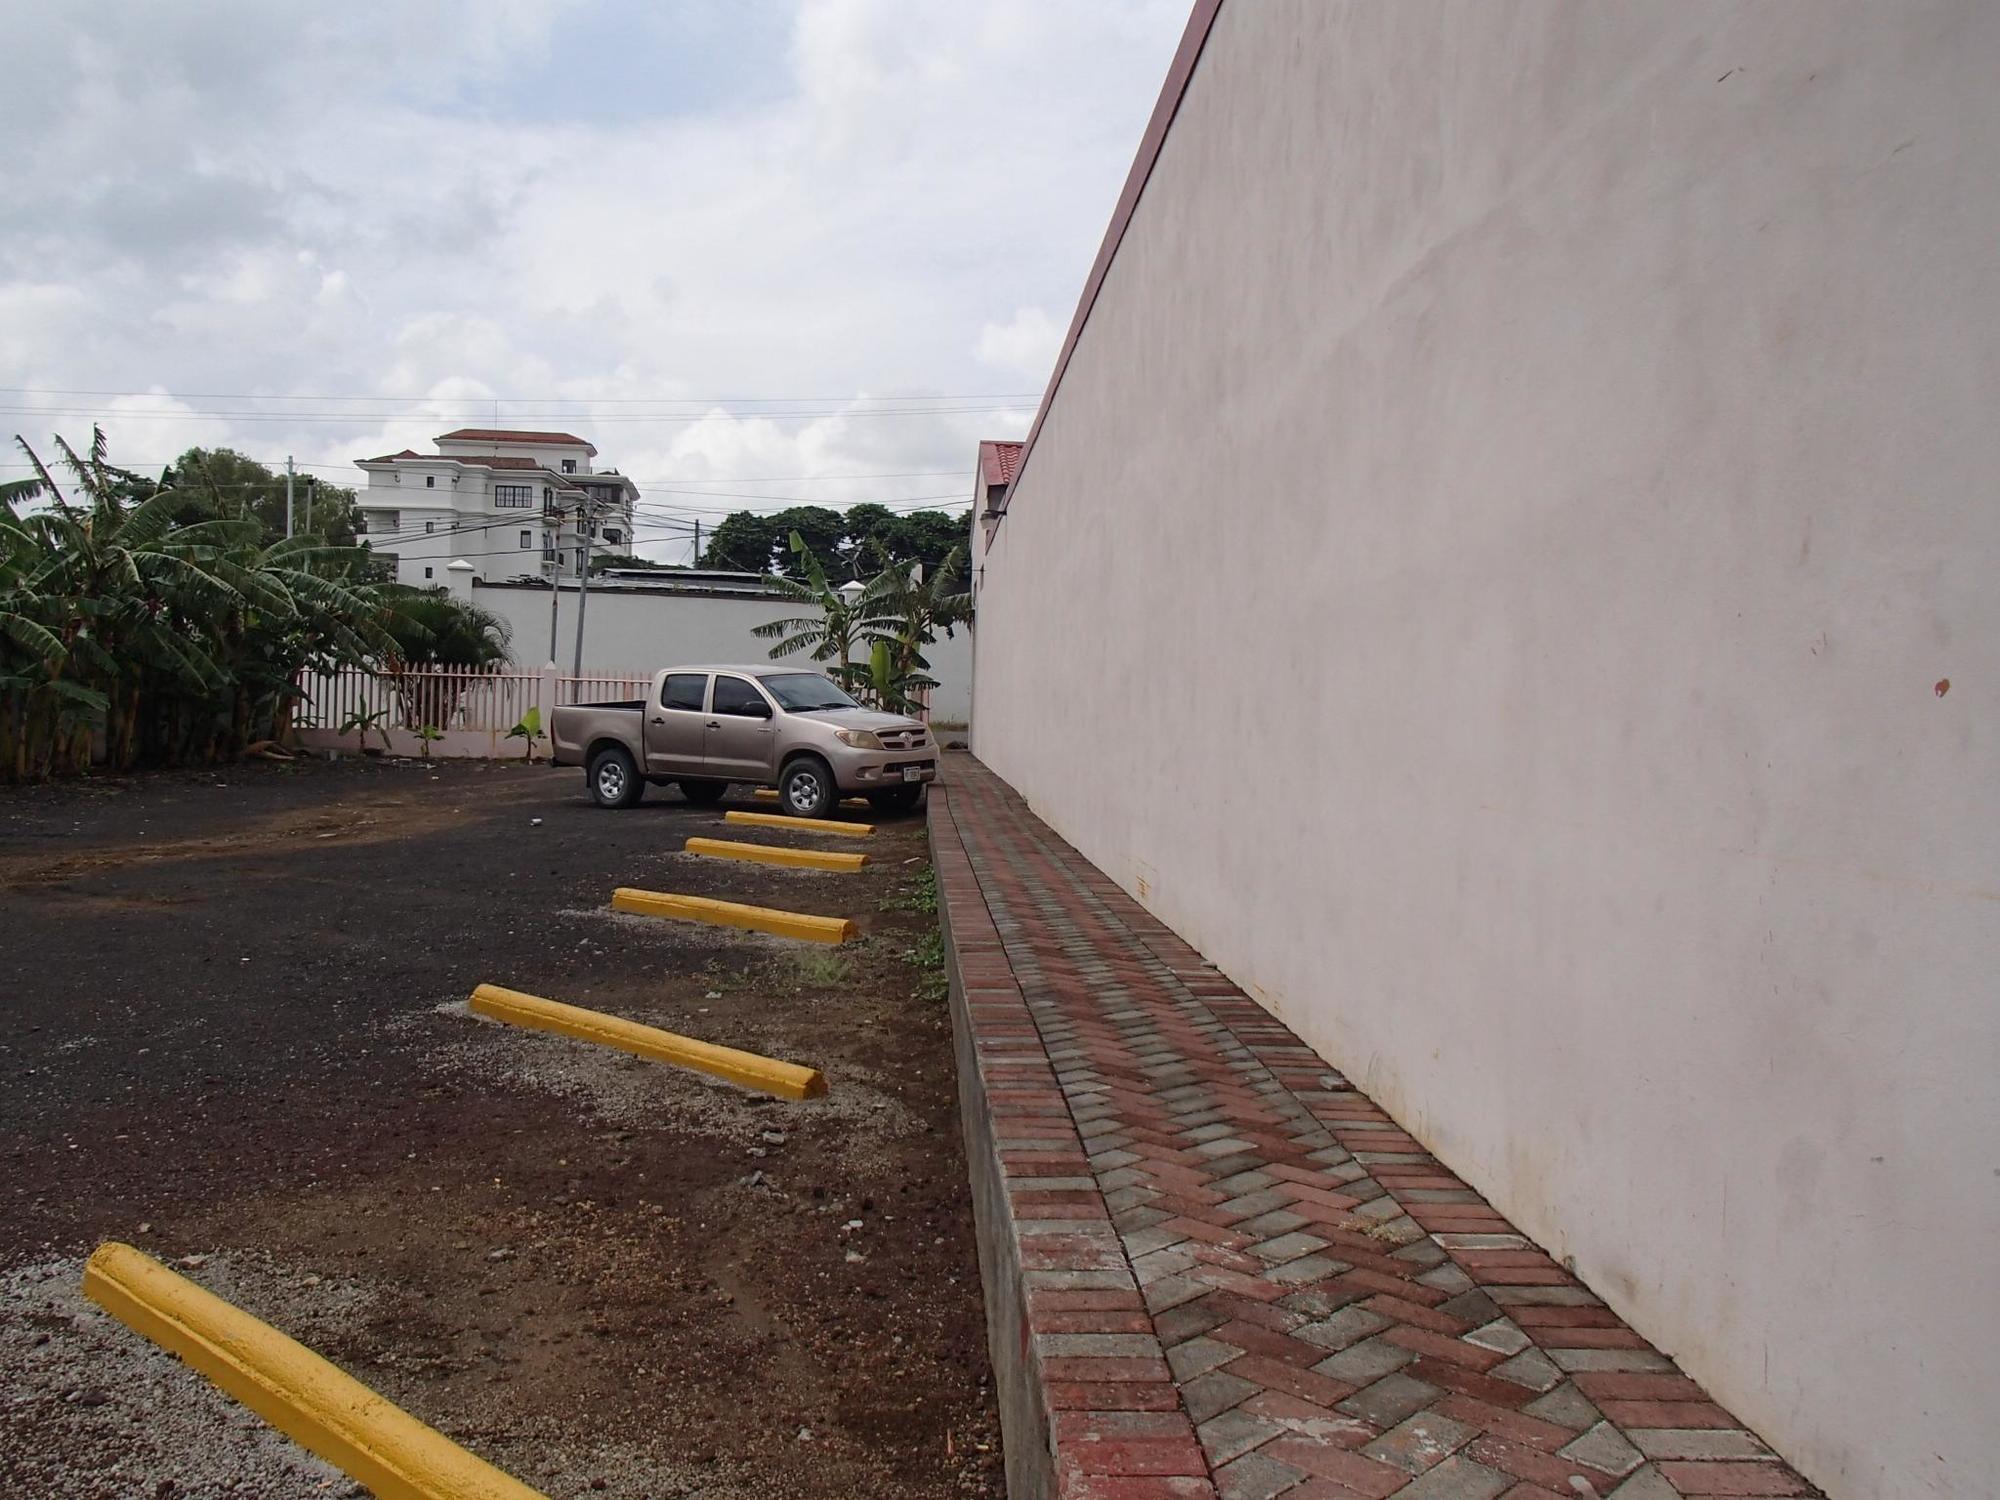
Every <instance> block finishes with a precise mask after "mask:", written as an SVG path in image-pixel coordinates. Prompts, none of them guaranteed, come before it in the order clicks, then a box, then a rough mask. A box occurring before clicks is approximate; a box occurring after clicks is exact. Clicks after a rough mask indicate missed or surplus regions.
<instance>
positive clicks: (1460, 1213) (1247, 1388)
mask: <svg viewBox="0 0 2000 1500" xmlns="http://www.w3.org/2000/svg"><path fill="white" fill-rule="evenodd" d="M931 796H932V802H931V826H932V835H933V845H934V849H935V852H936V855H937V860H938V872H939V878H940V880H941V882H942V883H943V885H944V888H945V892H946V896H947V902H946V908H947V912H948V914H949V920H950V923H951V936H952V940H953V949H954V953H955V956H956V959H957V963H958V967H959V976H958V978H959V984H960V989H961V995H962V1003H963V1005H964V1014H965V1018H966V1020H967V1024H969V1026H970V1027H971V1030H972V1032H973V1044H974V1046H975V1048H976V1049H977V1056H978V1066H979V1069H980V1072H981V1075H982V1077H983V1078H984V1080H985V1086H986V1090H987V1100H988V1104H989V1106H990V1109H991V1113H992V1115H993V1122H992V1123H993V1136H994V1141H995V1147H996V1149H997V1152H998V1156H999V1161H1000V1171H1001V1173H1002V1174H1004V1181H1005V1188H1006V1199H1007V1203H1008V1207H1009V1210H1010V1212H1011V1217H1012V1222H1011V1226H1010V1232H1011V1234H1012V1235H1013V1236H1014V1237H1015V1243H1014V1246H1013V1248H1014V1251H1015V1253H1016V1255H1017V1256H1018V1260H1019V1265H1020V1267H1021V1277H1022V1281H1023V1282H1024V1284H1025V1299H1026V1325H1027V1326H1026V1329H1025V1336H1026V1337H1027V1338H1028V1339H1029V1340H1031V1345H1030V1348H1031V1353H1032V1358H1033V1361H1034V1363H1035V1366H1036V1368H1037V1370H1038V1374H1039V1381H1040V1387H1041V1392H1042V1397H1043V1402H1044V1410H1045V1413H1046V1417H1047V1421H1048V1426H1049V1435H1050V1442H1051V1446H1052V1449H1053V1459H1054V1465H1053V1467H1054V1473H1055V1476H1056V1482H1057V1486H1058V1489H1059V1492H1060V1494H1061V1495H1063V1496H1065V1497H1068V1500H1169V1497H1171V1500H1200V1497H1218V1496H1219V1497H1221V1500H1269V1497H1274V1496H1280V1495H1282V1496H1287V1497H1289V1500H1334V1497H1352V1496H1366V1497H1386V1496H1390V1495H1395V1496H1400V1497H1404V1500H1494V1497H1506V1500H1530V1497H1534V1500H1546V1497H1554V1496H1563V1497H1567V1500H1577V1497H1579V1496H1610V1497H1615V1500H1662V1497H1670V1496H1710V1495H1716V1496H1771V1495H1775V1496H1801V1495H1814V1494H1816V1493H1817V1491H1815V1490H1813V1489H1812V1488H1811V1487H1810V1486H1809V1485H1808V1484H1806V1482H1805V1481H1804V1480H1802V1479H1801V1478H1800V1477H1799V1476H1798V1475H1797V1474H1796V1473H1794V1472H1793V1471H1792V1470H1791V1469H1790V1468H1788V1467H1787V1466H1786V1465H1785V1464H1784V1463H1783V1462H1782V1461H1781V1460H1780V1459H1779V1457H1778V1456H1777V1455H1776V1454H1774V1453H1773V1452H1772V1451H1771V1450H1770V1449H1769V1448H1767V1447H1766V1446H1765V1445H1764V1444H1763V1443H1762V1442H1761V1441H1759V1440H1758V1438H1757V1437H1756V1436H1755V1435H1754V1434H1752V1433H1751V1432H1749V1431H1747V1430H1746V1429H1745V1428H1744V1427H1743V1426H1742V1425H1741V1424H1740V1423H1738V1422H1737V1421H1736V1420H1735V1419H1734V1418H1732V1417H1731V1416H1730V1414H1729V1413H1728V1412H1727V1411H1725V1410H1723V1409H1722V1407H1720V1406H1719V1405H1717V1404H1716V1403H1715V1402H1713V1401H1711V1400H1710V1399H1709V1398H1708V1396H1707V1395H1706V1394H1705V1393H1704V1392H1703V1391H1702V1389H1701V1387H1700V1386H1698V1385H1697V1384H1696V1383H1695V1382H1694V1381H1692V1380H1690V1379H1688V1378H1687V1376H1685V1375H1684V1374H1682V1373H1681V1372H1680V1371H1679V1370H1678V1369H1677V1368H1676V1367H1675V1365H1674V1363H1673V1361H1672V1360H1670V1359H1668V1358H1667V1357H1666V1356H1665V1355H1663V1354H1661V1353H1660V1352H1659V1351H1658V1350H1656V1349H1654V1348H1653V1347H1652V1346H1651V1345H1650V1344H1648V1343H1647V1342H1646V1340H1645V1339H1643V1338H1641V1337H1640V1336H1639V1335H1638V1334H1636V1333H1634V1332H1633V1331H1632V1330H1631V1329H1630V1328H1628V1327H1626V1326H1625V1324H1624V1323H1623V1322H1622V1321H1620V1319H1619V1318H1618V1316H1617V1315H1616V1314H1615V1313H1613V1312H1612V1311H1611V1309H1610V1308H1609V1307H1607V1306H1606V1305H1605V1304H1604V1303H1603V1302H1602V1301H1601V1300H1600V1299H1599V1298H1598V1297H1596V1296H1595V1295H1593V1294H1592V1292H1591V1291H1590V1289H1589V1288H1588V1287H1586V1286H1583V1285H1582V1284H1580V1283H1579V1282H1578V1281H1577V1280H1576V1278H1575V1277H1573V1276H1572V1275H1570V1274H1569V1272H1567V1271H1566V1270H1565V1269H1564V1268H1563V1267H1562V1266H1560V1265H1558V1264H1557V1263H1556V1262H1555V1261H1553V1260H1552V1259H1550V1257H1549V1256H1548V1255H1546V1254H1545V1253H1543V1252H1542V1251H1541V1250H1540V1249H1538V1248H1537V1247H1536V1246H1535V1245H1533V1244H1532V1243H1530V1242H1529V1240H1528V1239H1527V1238H1526V1237H1525V1236H1523V1235H1521V1234H1520V1233H1518V1232H1517V1231H1516V1230H1515V1229H1514V1227H1513V1225H1511V1224H1510V1223H1509V1222H1508V1221H1507V1220H1506V1219H1504V1218H1502V1217H1501V1216H1500V1215H1499V1214H1498V1213H1496V1212H1495V1211H1494V1210H1493V1209H1492V1208H1491V1207H1490V1206H1489V1205H1488V1204H1487V1203H1486V1202H1485V1201H1484V1200H1483V1199H1482V1198H1481V1197H1480V1196H1479V1194H1478V1193H1476V1192H1474V1191H1473V1190H1472V1189H1471V1188H1470V1187H1468V1186H1467V1185H1466V1184H1465V1183H1464V1182H1462V1181H1460V1180H1459V1179H1458V1178H1457V1177H1455V1176H1454V1175H1452V1173H1451V1171H1450V1170H1449V1169H1448V1168H1447V1167H1445V1166H1444V1165H1443V1164H1441V1163H1440V1162H1439V1161H1437V1160H1436V1158H1434V1157H1432V1156H1431V1155H1429V1154H1428V1153H1427V1152H1426V1151H1425V1150H1424V1148H1423V1146H1422V1144H1421V1143H1419V1142H1418V1141H1417V1140H1415V1139H1414V1138H1412V1137H1411V1136H1409V1135H1408V1134H1406V1133H1405V1132H1404V1131H1403V1130H1402V1129H1401V1128H1400V1127H1399V1126H1398V1125H1397V1124H1396V1122H1395V1121H1394V1120H1392V1119H1390V1118H1389V1116H1388V1115H1386V1114H1385V1113H1384V1112H1383V1111H1382V1110H1380V1109H1378V1108H1377V1107H1376V1106H1375V1105H1374V1104H1373V1103H1372V1102H1371V1101H1370V1100H1369V1099H1368V1097H1367V1096H1366V1095H1365V1094H1363V1093H1361V1092H1360V1091H1359V1090H1358V1089H1356V1088H1355V1087H1354V1086H1353V1085H1352V1084H1350V1083H1349V1082H1348V1081H1347V1080H1346V1079H1345V1078H1344V1077H1342V1076H1341V1075H1340V1074H1339V1073H1337V1072H1335V1071H1334V1070H1333V1069H1332V1068H1330V1067H1329V1066H1328V1065H1327V1064H1326V1063H1325V1062H1324V1061H1323V1060H1322V1059H1320V1058H1319V1057H1318V1056H1317V1055H1316V1054H1315V1053H1314V1052H1313V1051H1312V1050H1311V1049H1310V1048H1308V1047H1306V1046H1305V1045H1304V1044H1303V1043H1301V1042H1300V1041H1299V1039H1298V1038H1297V1037H1296V1036H1294V1035H1293V1034H1292V1032H1291V1031H1290V1030H1289V1029H1288V1028H1287V1027H1285V1026H1284V1025H1283V1024H1282V1023H1281V1022H1279V1021H1277V1020H1276V1019H1274V1018H1273V1017H1272V1016H1271V1015H1269V1014H1268V1013H1267V1012H1265V1011H1264V1010H1262V1009H1261V1008H1260V1007H1259V1006H1257V1005H1256V1004H1255V1003H1254V1002H1253V1001H1251V1000H1250V999H1249V998H1248V997H1247V996H1245V995H1244V994H1243V992H1242V991H1240V990H1239V989H1238V988H1237V987H1236V986H1235V985H1233V984H1231V983H1230V982H1229V981H1228V980H1227V979H1225V978H1224V977H1223V976H1222V975H1221V974H1220V973H1218V972H1217V971H1216V970H1215V969H1214V968H1212V967H1211V966H1209V965H1208V964H1206V963H1204V962H1203V961H1202V959H1201V956H1200V955H1199V954H1198V953H1196V952H1195V951H1194V950H1193V949H1192V948H1190V947H1188V946H1187V945H1186V944H1185V943H1183V942H1182V941H1181V940H1180V939H1178V938H1177V937H1175V936H1174V935H1173V934H1172V933H1171V932H1169V931H1168V930H1167V929H1166V928H1165V927H1164V926H1163V925H1162V924H1161V923H1159V922H1158V921H1156V920H1154V919H1153V918H1152V917H1151V916H1149V915H1148V914H1147V913H1146V912H1145V911H1144V910H1143V909H1142V908H1141V907H1140V906H1139V905H1138V904H1137V903H1136V902H1134V901H1133V900H1132V899H1131V898H1130V897H1128V896H1126V895H1125V894H1124V892H1122V891H1121V890H1119V889H1118V888H1117V887H1116V886H1115V885H1113V884H1112V882H1111V881H1110V880H1109V879H1107V878H1106V877H1105V876H1104V875H1103V874H1102V873H1101V872H1100V871H1098V870H1097V869H1096V868H1094V867H1093V866H1092V865H1091V864H1090V863H1089V862H1088V861H1086V860H1084V859H1083V858H1082V856H1080V855H1079V854H1077V852H1076V851H1075V850H1073V849H1071V848H1070V847H1069V846H1068V845H1067V844H1065V843H1063V842H1062V840H1061V839H1059V838H1057V837H1056V835H1055V834H1054V833H1053V832H1052V831H1051V830H1050V829H1049V828H1048V827H1047V826H1046V825H1045V824H1043V823H1042V822H1041V821H1040V820H1039V819H1037V818H1035V817H1034V816H1033V815H1032V814H1031V813H1030V812H1029V811H1028V810H1027V808H1026V806H1025V804H1024V803H1023V802H1022V801H1021V799H1020V798H1019V797H1018V796H1017V795H1016V794H1015V793H1014V792H1013V791H1012V790H1011V789H1010V788H1009V787H1007V786H1006V784H1005V783H1004V782H1002V781H1000V780H999V779H998V778H997V777H995V776H993V775H992V774H991V773H990V772H988V771H987V770H985V768H984V767H982V766H981V765H980V764H979V763H978V762H977V761H975V760H973V759H971V758H970V757H969V756H963V755H960V756H954V757H952V758H951V760H950V765H949V772H948V786H947V787H945V788H939V789H934V790H933V792H932V794H931Z"/></svg>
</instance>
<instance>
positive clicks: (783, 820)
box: [722, 808, 875, 834]
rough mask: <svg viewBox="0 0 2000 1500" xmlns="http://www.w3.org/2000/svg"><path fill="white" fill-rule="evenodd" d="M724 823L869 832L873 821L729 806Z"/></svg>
mask: <svg viewBox="0 0 2000 1500" xmlns="http://www.w3.org/2000/svg"><path fill="white" fill-rule="evenodd" d="M722 821H723V822H725V823H748V824H750V825H751V826H753V827H756V828H796V829H798V830H799V831H800V832H802V833H852V834H869V833H873V832H874V831H875V825H874V824H873V823H836V822H834V821H832V820H831V819H829V818H791V817H787V816H786V815H785V814H783V813H753V812H739V811H737V810H736V809H734V808H731V809H730V810H729V811H728V812H726V813H724V814H723V815H722Z"/></svg>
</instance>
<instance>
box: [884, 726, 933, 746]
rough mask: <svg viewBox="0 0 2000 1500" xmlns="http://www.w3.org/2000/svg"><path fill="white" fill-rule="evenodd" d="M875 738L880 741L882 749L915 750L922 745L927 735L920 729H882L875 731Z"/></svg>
mask: <svg viewBox="0 0 2000 1500" xmlns="http://www.w3.org/2000/svg"><path fill="white" fill-rule="evenodd" d="M875 738H877V739H878V740H880V741H881V742H882V748H883V749H884V750H917V749H921V748H922V747H923V745H924V743H925V740H926V738H927V736H926V735H925V733H924V731H923V730H921V729H883V730H877V731H876V734H875Z"/></svg>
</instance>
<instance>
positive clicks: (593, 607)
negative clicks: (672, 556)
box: [472, 554, 972, 725]
mask: <svg viewBox="0 0 2000 1500" xmlns="http://www.w3.org/2000/svg"><path fill="white" fill-rule="evenodd" d="M537 556H539V554H537ZM472 596H473V598H474V599H475V600H476V601H477V602H478V603H479V604H480V605H481V606H482V607H484V608H486V609H490V610H492V611H493V612H494V613H495V614H496V615H498V616H500V618H501V619H502V620H504V621H506V622H507V628H508V630H509V632H510V633H511V636H512V639H511V642H510V644H509V653H510V654H511V655H512V657H513V659H514V661H515V662H516V663H517V664H518V665H520V666H522V667H524V668H527V669H529V670H532V669H534V668H536V667H539V666H540V665H541V664H542V663H543V662H544V661H545V660H547V658H548V654H549V604H550V600H549V592H548V590H547V589H535V588H509V587H506V586H504V585H503V586H498V587H496V586H493V585H480V586H478V587H476V588H475V589H474V590H473V593H472ZM800 612H801V611H800V610H798V609H797V608H796V607H794V606H792V605H790V604H787V603H786V602H785V601H784V600H782V599H775V600H774V599H762V598H746V599H729V598H716V597H713V596H711V595H704V594H666V593H641V592H638V591H636V590H626V591H622V592H621V591H619V590H617V589H615V588H608V589H607V588H593V589H592V590H591V591H590V602H589V604H588V605H587V606H585V608H584V612H583V619H584V641H583V669H584V671H585V672H586V673H604V674H610V673H625V672H629V673H634V674H637V675H641V676H651V675H652V674H653V673H654V672H657V671H658V670H659V669H660V668H662V667H666V666H672V665H673V664H675V663H676V662H732V661H733V662H761V661H767V660H769V658H770V653H771V643H770V642H769V641H764V640H759V639H758V638H757V636H756V634H755V632H756V629H757V627H758V626H759V625H766V624H769V623H770V622H771V621H772V620H782V619H784V618H786V617H787V616H789V615H796V614H799V613H800ZM805 613H808V614H810V613H811V611H810V610H808V611H805ZM556 638H557V645H556V664H557V665H558V666H560V667H561V668H562V669H563V670H564V671H565V672H567V671H568V670H569V669H570V664H571V662H573V661H574V660H575V651H576V590H575V589H574V588H571V587H569V586H567V585H565V586H564V588H563V591H562V605H561V609H560V613H559V615H558V618H557V621H556ZM924 659H925V660H926V661H928V662H929V663H930V664H931V665H930V675H931V676H933V677H935V678H936V679H937V684H938V685H937V686H936V687H935V688H933V689H932V690H931V720H932V722H933V723H936V724H940V725H942V724H963V723H965V722H966V719H967V717H968V716H969V715H970V713H971V711H972V632H971V631H970V630H968V629H966V628H965V627H964V626H960V627H958V628H957V629H956V630H954V631H953V632H952V634H951V635H950V636H944V635H940V636H939V637H938V638H937V640H935V641H933V642H932V643H931V645H930V648H929V649H928V650H926V651H925V652H924ZM791 660H792V661H793V662H795V663H796V664H797V665H799V666H803V667H815V666H816V664H815V663H814V662H813V660H812V658H811V657H810V656H798V657H793V658H791Z"/></svg>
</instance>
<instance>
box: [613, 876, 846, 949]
mask: <svg viewBox="0 0 2000 1500" xmlns="http://www.w3.org/2000/svg"><path fill="white" fill-rule="evenodd" d="M611 908H612V910H613V911H624V912H633V913H636V914H637V915H639V916H642V917H668V918H672V919H673V920H675V921H680V922H706V923H708V924H709V925H710V926H711V927H745V928H749V929H750V930H752V931H755V932H770V933H775V934H777V935H778V936H779V937H788V938H798V939H799V940H800V941H802V942H807V943H835V944H838V943H845V942H848V941H849V940H851V939H852V938H853V937H854V936H855V935H856V934H857V933H858V932H859V931H860V930H861V929H860V928H858V927H856V926H855V925H854V923H853V922H852V921H850V920H849V919H848V918H846V917H815V916H812V915H810V914H808V913H806V912H799V911H778V910H776V909H774V908H772V907H769V906H744V905H743V904H742V903H740V902H736V901H715V900H711V899H710V898H709V897H707V896H676V895H672V894H670V893H668V892H666V891H641V890H636V889H634V888H633V887H631V886H629V885H621V886H620V887H618V889H617V890H615V891H613V892H612V893H611Z"/></svg>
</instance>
